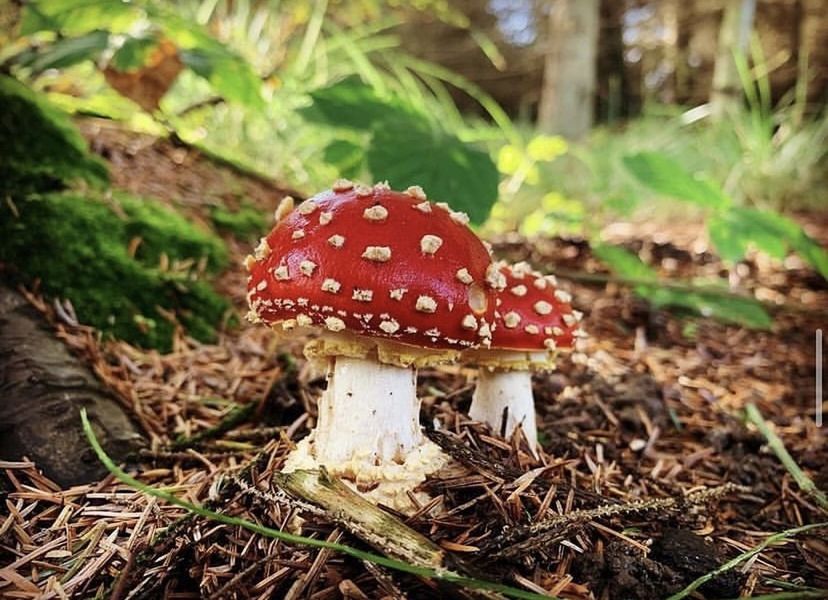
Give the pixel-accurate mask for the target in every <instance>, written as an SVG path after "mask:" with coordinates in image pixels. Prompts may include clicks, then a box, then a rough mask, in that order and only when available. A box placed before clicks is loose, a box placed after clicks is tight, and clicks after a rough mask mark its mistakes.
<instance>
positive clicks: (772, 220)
mask: <svg viewBox="0 0 828 600" xmlns="http://www.w3.org/2000/svg"><path fill="white" fill-rule="evenodd" d="M708 233H709V235H710V240H711V241H712V242H713V244H714V245H715V246H716V249H717V250H718V252H719V254H720V255H721V257H722V258H723V259H725V260H730V261H732V262H735V261H737V260H740V259H741V258H743V257H744V254H745V250H747V247H748V246H749V245H750V244H753V245H754V246H756V248H757V249H758V250H761V251H762V252H766V253H767V254H769V255H770V256H773V257H774V258H780V259H781V258H784V256H785V253H786V252H787V251H788V249H789V248H790V249H793V250H794V251H796V252H797V253H798V254H799V255H800V256H801V257H802V258H803V259H805V260H806V261H807V262H808V263H810V264H811V266H813V267H814V268H815V269H816V270H817V271H818V272H819V273H820V274H821V275H822V276H823V277H826V278H828V252H826V251H825V249H824V248H822V247H821V246H820V245H819V244H817V243H816V242H815V241H814V240H812V239H811V238H810V237H808V235H807V234H806V233H805V232H804V231H803V230H802V228H801V227H800V226H799V224H798V223H796V222H795V221H793V220H792V219H789V218H788V217H785V216H784V215H780V214H779V213H776V212H773V211H767V210H757V209H755V208H746V207H736V206H734V207H731V208H730V209H729V210H727V211H726V212H723V213H721V214H718V215H715V216H713V217H712V218H711V219H710V221H709V223H708Z"/></svg>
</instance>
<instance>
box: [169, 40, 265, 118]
mask: <svg viewBox="0 0 828 600" xmlns="http://www.w3.org/2000/svg"><path fill="white" fill-rule="evenodd" d="M180 56H181V62H183V63H184V64H185V65H186V66H187V67H189V68H190V69H192V70H193V72H194V73H196V75H199V76H201V77H203V78H204V79H206V80H207V81H209V82H210V85H211V86H212V88H213V89H214V90H215V92H216V93H217V94H219V95H220V96H221V97H223V98H225V99H226V100H230V101H233V102H238V103H240V104H244V105H245V106H250V107H254V108H261V107H262V106H264V100H263V99H262V94H261V87H262V84H261V80H260V79H259V78H258V77H257V76H256V74H255V73H254V72H253V70H252V69H251V68H250V65H249V64H247V62H245V61H244V60H242V59H241V58H240V57H238V56H236V55H235V54H233V53H232V52H229V51H228V50H226V49H224V48H222V49H220V50H217V49H215V48H209V49H207V48H191V49H189V50H182V51H181V52H180Z"/></svg>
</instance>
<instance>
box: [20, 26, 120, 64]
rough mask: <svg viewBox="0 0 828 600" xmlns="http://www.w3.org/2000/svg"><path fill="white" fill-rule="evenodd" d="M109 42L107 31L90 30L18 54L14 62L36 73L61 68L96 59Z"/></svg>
mask: <svg viewBox="0 0 828 600" xmlns="http://www.w3.org/2000/svg"><path fill="white" fill-rule="evenodd" d="M108 44H109V33H107V32H106V31H98V30H96V31H92V32H90V33H87V34H85V35H81V36H79V37H72V38H61V39H59V40H57V41H55V42H52V43H51V44H47V45H45V46H43V47H42V48H39V49H38V50H37V51H35V52H32V53H26V54H21V55H19V57H20V58H19V60H16V61H15V62H16V63H17V64H18V65H19V66H21V67H23V68H27V69H30V70H31V72H32V74H33V75H38V74H40V73H42V72H43V71H46V70H47V69H62V68H65V67H69V66H71V65H74V64H77V63H79V62H83V61H85V60H94V59H96V58H97V57H98V56H99V55H100V54H101V52H103V51H104V50H105V49H106V47H107V45H108Z"/></svg>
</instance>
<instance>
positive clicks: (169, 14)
mask: <svg viewBox="0 0 828 600" xmlns="http://www.w3.org/2000/svg"><path fill="white" fill-rule="evenodd" d="M147 12H148V14H149V17H150V19H151V20H152V21H153V23H155V24H156V25H157V26H158V27H160V29H161V30H162V32H163V33H164V35H166V37H168V38H169V39H170V41H172V42H173V43H174V44H175V45H176V46H177V47H178V48H179V49H180V51H179V56H180V57H181V62H183V63H184V64H185V65H186V66H187V67H189V68H190V69H192V70H193V72H194V73H196V75H199V76H200V77H203V78H204V79H206V80H207V81H208V82H209V83H210V85H211V86H212V88H213V90H214V91H215V92H216V93H217V94H218V95H220V96H221V97H223V98H224V99H226V100H230V101H233V102H238V103H240V104H243V105H245V106H248V107H251V108H256V109H261V108H263V107H264V99H263V98H262V82H261V79H260V78H259V76H258V75H257V74H256V72H255V71H254V70H253V67H252V66H251V65H250V63H249V62H247V61H246V60H245V59H244V58H242V57H241V56H239V55H238V54H236V53H235V52H233V51H232V50H231V49H230V48H228V47H227V46H225V45H224V44H222V43H221V42H219V41H218V40H216V39H215V38H213V37H212V36H211V35H210V34H209V33H208V32H207V31H206V30H205V29H204V28H203V27H201V26H200V25H198V24H197V23H192V22H190V21H188V20H186V19H183V18H182V17H181V16H179V15H178V14H176V13H175V12H173V11H172V10H170V9H168V8H167V7H166V6H164V5H161V4H152V5H148V7H147Z"/></svg>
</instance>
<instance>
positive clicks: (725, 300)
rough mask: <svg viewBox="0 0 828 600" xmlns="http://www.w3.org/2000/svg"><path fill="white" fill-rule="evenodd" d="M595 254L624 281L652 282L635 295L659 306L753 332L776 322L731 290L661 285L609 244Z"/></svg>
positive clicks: (595, 249) (647, 270)
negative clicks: (695, 314)
mask: <svg viewBox="0 0 828 600" xmlns="http://www.w3.org/2000/svg"><path fill="white" fill-rule="evenodd" d="M592 252H593V253H594V254H595V255H596V256H597V257H598V258H599V259H600V260H602V261H603V262H605V263H606V264H607V266H609V267H610V269H612V271H613V272H615V273H617V274H618V275H619V276H621V277H622V278H624V279H634V280H639V281H652V283H640V284H638V285H635V286H634V289H635V293H636V294H638V295H639V296H641V297H642V298H644V299H646V300H648V301H649V302H651V303H652V304H653V306H656V307H680V308H685V309H688V310H691V311H693V312H695V313H698V314H700V315H702V316H705V317H710V318H714V319H718V320H720V321H724V322H728V323H735V324H737V325H742V326H744V327H750V328H752V329H769V328H770V327H771V325H772V324H773V321H772V319H771V317H770V315H768V313H767V312H766V311H765V309H764V308H763V307H762V304H761V303H760V302H758V301H757V300H754V299H753V298H746V297H741V296H735V295H732V294H728V293H727V288H726V287H724V286H723V287H722V289H721V290H718V289H704V288H701V287H699V288H697V289H690V288H689V286H688V289H686V290H685V289H681V290H678V289H672V288H669V287H663V286H660V285H659V281H658V275H657V274H656V272H655V271H654V270H653V269H652V268H650V267H649V266H648V265H646V264H644V262H642V261H641V259H639V258H638V257H637V256H636V255H635V254H633V253H632V252H629V251H627V250H625V249H624V248H620V247H618V246H610V245H607V244H596V245H594V246H593V248H592Z"/></svg>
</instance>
